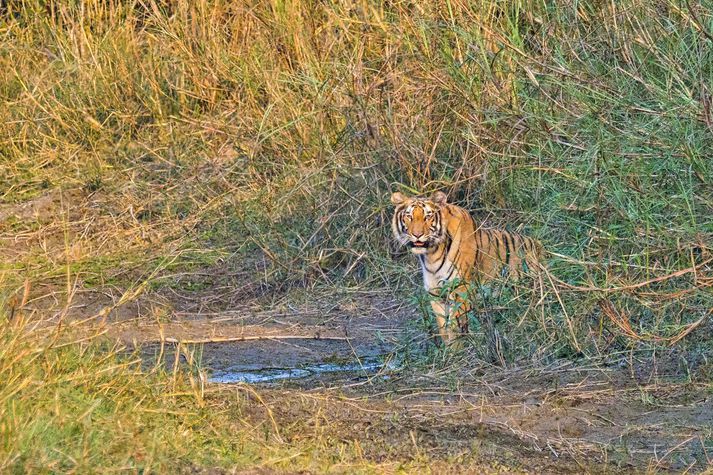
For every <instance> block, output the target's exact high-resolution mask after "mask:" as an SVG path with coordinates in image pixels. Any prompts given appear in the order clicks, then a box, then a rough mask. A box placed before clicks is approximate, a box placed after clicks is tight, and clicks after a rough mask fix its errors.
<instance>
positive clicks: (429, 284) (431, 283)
mask: <svg viewBox="0 0 713 475" xmlns="http://www.w3.org/2000/svg"><path fill="white" fill-rule="evenodd" d="M420 261H421V273H422V274H423V286H424V287H425V289H426V290H427V291H429V290H434V289H438V288H440V287H443V285H444V284H445V282H446V281H447V280H449V279H450V280H453V279H456V278H458V277H459V276H458V271H457V270H456V269H454V267H453V264H451V262H450V260H449V259H447V258H446V261H445V262H444V263H443V265H442V266H440V268H439V269H434V267H439V264H440V263H438V264H435V265H431V264H429V263H428V260H427V259H424V258H421V259H420ZM427 267H430V268H431V269H433V270H434V271H435V272H429V271H428V269H427Z"/></svg>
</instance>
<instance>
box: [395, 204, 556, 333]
mask: <svg viewBox="0 0 713 475" xmlns="http://www.w3.org/2000/svg"><path fill="white" fill-rule="evenodd" d="M391 203H392V204H393V205H394V206H395V208H394V215H393V219H392V222H391V226H392V230H393V234H394V237H395V239H396V241H397V242H398V243H399V244H400V245H402V246H407V247H408V248H409V249H410V250H411V253H413V254H415V255H416V256H418V259H419V261H420V263H421V273H422V275H423V285H424V287H425V289H426V291H427V292H428V293H429V294H430V295H431V298H430V304H431V308H432V310H433V314H434V316H435V320H436V324H437V327H438V328H437V331H438V335H434V339H435V340H436V342H437V343H439V342H438V339H440V344H442V345H445V346H451V344H452V343H454V342H455V341H456V340H457V339H458V338H459V337H462V336H464V335H466V334H467V333H468V313H469V311H470V310H471V308H472V300H473V295H472V294H473V292H472V289H473V284H476V285H481V284H484V283H487V282H489V281H493V280H496V279H499V278H504V277H506V278H507V279H508V280H517V279H519V278H520V277H521V276H522V275H523V274H526V273H530V271H531V270H532V271H533V272H534V271H537V270H538V269H540V268H541V261H542V254H543V247H542V245H541V244H540V242H539V241H537V240H535V239H533V238H531V237H528V236H524V235H522V234H518V233H514V232H510V231H506V230H503V229H483V228H482V227H481V226H479V225H478V224H476V222H475V220H474V219H473V217H472V216H471V215H470V213H469V212H468V211H467V210H465V209H463V208H461V207H460V206H457V205H455V204H452V203H449V202H448V198H447V196H446V194H445V193H443V192H442V191H437V192H435V193H433V194H432V195H431V196H430V197H429V198H424V197H419V196H413V197H409V196H406V195H404V194H403V193H400V192H395V193H393V194H392V195H391ZM455 325H457V327H458V330H459V333H457V332H456V331H454V328H453V327H454V326H455ZM457 346H460V345H457Z"/></svg>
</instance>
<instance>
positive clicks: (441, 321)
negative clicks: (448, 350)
mask: <svg viewBox="0 0 713 475" xmlns="http://www.w3.org/2000/svg"><path fill="white" fill-rule="evenodd" d="M449 307H450V305H448V302H446V301H444V300H443V299H440V298H433V299H431V309H432V310H433V316H434V317H435V318H436V325H437V327H438V336H439V337H440V339H441V343H442V344H443V345H445V346H451V344H452V343H453V342H454V341H455V340H456V338H457V335H456V334H455V333H454V332H453V330H452V328H451V327H452V324H451V318H450V317H451V315H450V308H449Z"/></svg>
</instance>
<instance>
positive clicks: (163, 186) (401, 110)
mask: <svg viewBox="0 0 713 475" xmlns="http://www.w3.org/2000/svg"><path fill="white" fill-rule="evenodd" d="M3 5H4V6H3V7H2V10H1V13H0V15H1V20H0V35H2V38H3V41H2V45H1V46H0V70H1V71H2V73H0V74H1V76H0V96H1V97H2V103H3V107H2V108H0V157H1V160H2V161H1V162H0V166H1V168H0V180H2V183H3V185H5V186H4V187H3V189H2V190H0V199H1V200H2V203H3V212H4V213H8V214H9V215H12V216H15V218H14V221H13V222H12V224H11V227H6V226H7V225H6V224H3V227H4V228H3V231H4V233H5V235H4V242H5V243H7V245H8V252H7V253H6V256H5V257H3V268H4V269H5V271H6V272H5V274H6V276H8V277H7V278H8V281H9V282H11V283H10V284H9V285H10V287H11V290H14V289H13V288H12V287H17V286H19V285H20V284H21V282H23V281H24V280H25V279H30V280H33V281H35V280H36V281H41V280H43V279H51V278H57V277H60V276H61V275H62V274H63V273H64V269H65V268H67V267H71V273H72V274H73V275H76V276H78V278H79V279H84V280H86V281H87V285H92V286H99V285H104V284H107V283H108V284H109V285H115V286H119V287H121V286H122V285H123V286H126V285H129V284H132V283H134V282H137V281H140V280H141V279H142V278H146V277H147V276H150V277H160V274H161V272H154V270H155V269H160V270H162V271H163V270H167V269H169V268H170V269H176V268H184V269H189V270H190V269H194V268H198V267H201V266H208V267H209V266H211V265H214V264H216V263H220V262H226V261H227V262H230V263H231V265H233V266H237V267H240V266H243V267H246V268H255V269H259V271H256V272H255V273H254V276H253V278H254V280H256V281H260V282H262V283H263V284H264V287H263V288H265V289H269V291H270V292H274V291H278V290H280V289H289V288H293V287H307V288H310V287H313V286H347V287H358V288H372V287H377V286H378V287H387V288H392V289H394V290H395V291H401V292H403V293H410V292H413V291H414V290H413V289H417V288H419V287H420V286H419V285H418V274H417V273H416V272H414V271H415V268H416V263H415V262H413V260H412V259H410V257H409V256H406V255H403V254H399V252H398V250H396V249H394V248H393V243H392V242H391V238H390V231H389V224H388V223H389V219H390V208H389V205H388V195H389V193H390V192H391V191H393V190H395V189H399V188H401V189H404V190H407V191H409V190H410V191H415V192H430V191H432V190H436V189H441V190H445V191H447V192H448V194H449V197H450V199H451V201H454V202H457V203H458V204H460V205H462V206H464V207H466V208H469V209H472V210H473V212H474V214H475V215H476V217H477V219H478V220H480V221H483V222H484V225H486V226H502V227H506V228H509V229H516V230H521V231H524V232H526V233H528V234H530V235H532V236H534V237H537V238H538V239H540V240H541V241H542V242H543V243H544V245H545V248H546V249H547V250H548V251H549V253H550V254H549V258H548V262H549V274H548V276H547V277H546V278H545V279H544V280H543V281H542V282H540V283H539V285H538V287H537V289H536V292H535V293H534V294H533V297H532V298H530V299H522V300H521V301H513V302H510V301H508V302H501V303H500V304H499V305H501V306H504V307H506V309H505V310H504V311H503V312H501V313H500V315H499V317H498V321H499V326H500V328H501V330H502V333H503V334H504V335H506V336H507V338H508V339H509V340H510V341H511V345H510V348H512V349H514V353H513V354H512V355H511V356H510V357H511V358H512V359H518V358H530V357H532V358H540V357H543V356H573V355H596V354H602V353H606V352H608V351H613V350H621V349H626V348H631V347H635V346H637V345H640V344H642V343H643V344H646V345H672V344H676V345H686V344H688V343H689V342H693V343H695V345H697V346H696V348H697V351H709V350H710V343H709V342H707V341H705V339H704V338H700V336H699V337H698V338H696V335H700V334H701V333H705V331H704V329H706V328H708V329H709V328H710V321H709V315H710V312H711V308H713V297H712V295H713V293H711V291H710V287H711V284H712V283H713V277H711V257H712V256H711V252H710V248H709V245H710V242H711V237H712V236H713V221H712V220H711V216H713V209H712V208H713V202H712V196H713V194H712V193H711V179H712V178H711V177H712V176H713V173H712V172H713V170H711V163H712V162H711V160H710V158H711V157H710V150H711V149H713V134H711V132H712V131H713V118H712V116H711V91H710V85H711V84H713V68H712V57H711V55H712V54H713V53H712V51H713V49H712V48H711V31H713V11H712V9H711V3H710V2H709V1H708V0H702V1H695V2H687V1H679V0H658V1H653V2H652V1H644V0H627V1H624V2H603V3H602V2H539V1H538V2H535V1H526V0H520V1H512V2H498V1H484V2H462V1H451V2H446V3H444V4H442V5H441V4H439V5H436V4H422V2H401V3H380V2H361V3H355V4H352V3H336V2H320V3H314V2H292V1H287V2H282V1H279V2H268V3H264V2H262V3H255V4H253V3H251V2H245V1H235V2H227V1H220V0H215V1H207V0H203V1H197V2H188V1H177V2H169V3H165V2H157V1H148V2H130V1H127V2H110V3H92V4H87V3H84V2H76V3H71V2H52V1H40V0H35V1H24V2H12V1H10V2H5V3H4V4H3ZM47 196H51V197H54V198H55V201H56V204H55V206H54V207H49V208H46V209H49V211H47V212H48V213H50V217H49V218H50V219H49V223H47V222H41V221H42V219H43V218H42V217H41V211H42V209H45V208H41V207H40V213H39V214H38V213H35V214H32V213H25V212H22V211H17V210H18V209H20V210H22V209H24V208H22V205H29V206H30V209H34V208H32V206H39V205H37V203H38V200H42V199H44V197H47ZM48 206H49V205H48ZM44 219H45V221H47V216H45V217H44ZM38 223H40V224H41V225H42V226H44V228H43V229H45V231H46V229H47V226H50V227H51V226H52V224H53V223H54V225H55V227H54V228H53V233H51V235H52V236H55V241H52V240H51V239H50V240H49V241H48V240H47V234H38V233H40V231H41V229H40V230H38ZM42 226H41V227H42ZM57 236H59V237H57ZM43 239H44V240H43ZM18 242H19V243H25V244H26V246H25V247H22V246H20V245H19V244H18ZM255 262H259V263H261V264H260V265H256V264H255ZM181 266H183V267H181ZM57 269H62V272H58V271H57ZM84 280H83V281H82V282H84ZM164 282H165V281H164ZM155 285H156V286H157V287H159V288H160V286H161V285H163V284H161V281H158V283H157V284H155ZM167 285H170V283H168V284H167Z"/></svg>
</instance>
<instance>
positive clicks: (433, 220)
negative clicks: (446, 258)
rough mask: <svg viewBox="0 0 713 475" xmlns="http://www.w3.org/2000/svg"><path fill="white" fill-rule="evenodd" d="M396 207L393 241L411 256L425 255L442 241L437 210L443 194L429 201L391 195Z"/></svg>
mask: <svg viewBox="0 0 713 475" xmlns="http://www.w3.org/2000/svg"><path fill="white" fill-rule="evenodd" d="M391 202H392V203H393V204H394V205H395V206H396V209H395V210H394V218H393V220H392V221H391V229H392V230H393V231H394V237H395V238H396V240H397V241H398V242H399V243H400V244H402V245H404V246H408V247H409V248H410V249H411V252H413V253H414V254H427V253H428V252H429V249H433V248H434V247H436V246H438V245H439V244H440V243H441V242H443V240H444V239H445V229H444V227H443V219H442V216H441V208H442V207H443V206H444V205H445V204H446V194H445V193H443V192H442V191H437V192H435V193H434V194H433V195H431V197H430V198H422V197H417V196H412V197H408V196H406V195H404V194H403V193H399V192H396V193H394V194H392V195H391Z"/></svg>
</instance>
